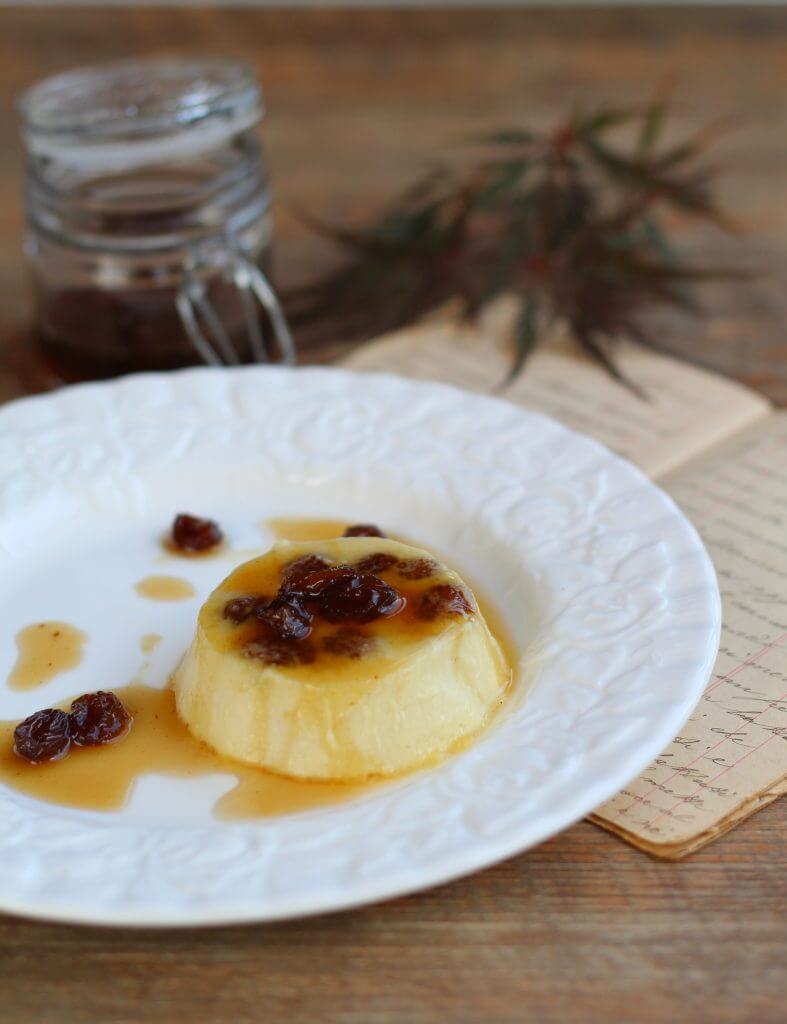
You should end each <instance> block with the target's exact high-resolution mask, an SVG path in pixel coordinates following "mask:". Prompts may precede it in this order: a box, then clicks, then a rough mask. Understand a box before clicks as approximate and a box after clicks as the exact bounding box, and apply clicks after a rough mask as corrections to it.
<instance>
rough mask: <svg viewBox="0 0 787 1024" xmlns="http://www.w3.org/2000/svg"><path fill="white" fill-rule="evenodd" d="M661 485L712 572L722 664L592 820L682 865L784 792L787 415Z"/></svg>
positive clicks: (786, 744)
mask: <svg viewBox="0 0 787 1024" xmlns="http://www.w3.org/2000/svg"><path fill="white" fill-rule="evenodd" d="M660 483H661V484H662V486H663V487H664V488H665V489H666V490H668V491H669V492H670V493H671V494H672V496H673V497H674V498H675V499H676V501H677V502H678V504H679V505H680V506H681V508H683V510H684V511H685V512H686V514H687V515H688V516H689V518H690V519H691V520H692V522H693V523H694V524H695V526H696V527H697V528H698V529H699V531H700V533H701V534H702V536H703V539H704V541H705V543H706V545H707V547H708V550H709V552H710V554H711V557H712V558H713V562H714V564H715V566H716V571H717V573H718V576H719V586H720V588H721V593H722V605H723V613H722V619H723V622H724V626H723V630H722V637H721V646H720V650H719V657H718V659H717V661H716V665H715V668H714V671H713V675H712V677H711V679H710V682H709V683H708V688H707V690H706V691H705V696H704V697H703V699H702V700H701V701H700V703H699V705H698V706H697V709H696V711H695V712H694V714H693V715H692V717H691V719H690V720H689V722H687V724H686V726H685V727H684V729H683V730H682V731H681V734H680V736H678V737H677V739H676V740H675V741H674V742H673V743H672V744H670V746H669V747H668V748H667V750H665V751H664V753H663V754H662V755H661V757H659V758H658V759H657V760H656V762H655V763H654V764H652V765H651V766H650V768H648V769H647V771H645V772H644V773H643V774H642V775H641V776H640V777H639V778H638V779H636V780H635V781H634V782H633V783H632V784H631V785H630V786H628V787H626V789H625V790H624V791H623V792H622V793H620V794H618V796H616V797H615V798H614V800H611V801H610V802H609V803H608V804H606V805H605V806H604V807H602V808H600V809H599V811H598V812H597V813H596V814H595V815H593V820H594V821H596V822H597V823H598V824H600V825H603V826H604V827H605V828H609V829H611V830H613V831H615V832H618V833H619V834H621V835H623V836H624V837H625V838H627V839H630V840H631V841H632V842H635V843H636V844H637V845H639V846H642V847H644V848H645V849H648V850H649V851H650V852H651V853H655V854H657V855H658V856H662V857H681V856H683V855H684V854H686V853H689V852H691V851H692V850H694V849H697V848H698V847H699V846H702V845H703V844H704V843H706V842H709V841H710V840H711V839H713V838H715V836H717V835H720V834H721V833H722V832H725V831H726V830H727V829H729V828H731V827H732V826H733V825H734V824H735V823H736V822H737V821H739V820H741V819H742V818H744V817H746V816H747V815H748V814H751V813H752V812H753V811H755V810H756V809H757V808H758V807H761V806H762V805H763V804H765V803H768V802H769V801H770V800H772V799H774V798H775V797H776V796H778V795H779V794H780V793H782V792H784V791H785V789H787V413H782V414H777V415H773V416H770V417H768V419H766V420H763V421H762V422H761V423H758V424H757V425H755V426H754V427H752V428H750V429H749V430H747V431H745V432H744V433H742V434H739V435H738V436H736V437H735V438H733V439H732V440H730V441H727V442H726V443H725V444H722V445H720V446H719V447H717V448H715V449H713V451H711V452H710V453H708V454H706V455H704V456H701V457H699V458H697V459H695V460H693V462H692V463H691V464H690V465H688V466H686V467H684V468H682V469H679V470H677V471H675V472H673V473H670V474H668V475H667V476H666V477H664V478H663V479H662V480H661V481H660Z"/></svg>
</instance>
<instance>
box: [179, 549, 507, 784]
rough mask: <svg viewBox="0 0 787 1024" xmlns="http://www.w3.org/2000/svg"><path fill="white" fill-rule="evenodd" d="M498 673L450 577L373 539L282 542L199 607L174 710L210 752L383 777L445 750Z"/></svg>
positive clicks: (503, 674)
mask: <svg viewBox="0 0 787 1024" xmlns="http://www.w3.org/2000/svg"><path fill="white" fill-rule="evenodd" d="M510 674H511V673H510V668H509V666H508V664H507V663H506V660H505V657H504V655H503V652H502V650H501V647H500V645H499V644H498V642H497V640H496V639H495V638H494V636H493V635H492V634H491V632H490V630H489V627H488V626H487V624H486V622H485V621H484V618H483V616H482V615H481V613H480V611H479V610H478V607H477V604H476V601H475V599H474V597H473V595H472V594H471V592H470V589H469V587H467V585H466V584H465V583H464V582H463V581H462V580H461V579H460V577H459V576H458V575H457V574H456V573H454V572H451V571H450V570H448V569H447V568H446V567H445V566H444V565H442V564H441V563H439V562H438V561H437V560H435V559H433V558H432V557H431V556H430V555H429V554H428V553H427V552H425V551H422V550H420V549H419V548H413V547H409V546H407V545H404V544H400V543H398V542H395V541H392V540H384V539H381V538H379V537H351V538H342V539H340V540H327V541H320V542H307V543H287V542H284V543H280V544H277V545H276V546H275V547H274V548H273V549H272V550H271V551H270V552H268V553H267V554H266V555H263V556H262V557H261V558H255V559H254V560H252V561H250V562H246V563H245V564H243V565H241V566H239V567H238V568H237V569H235V571H234V572H232V573H231V574H230V576H228V577H227V579H225V580H224V582H223V583H221V584H220V585H219V586H218V587H217V588H216V590H214V591H213V593H212V594H211V595H210V597H209V598H208V600H207V601H206V602H205V604H204V605H203V606H202V608H201V610H200V613H199V618H198V621H197V630H196V635H195V637H194V641H193V643H192V645H191V647H190V648H189V650H188V652H187V653H186V655H185V657H184V659H183V661H182V662H181V664H180V666H179V667H178V669H177V671H176V673H175V678H174V688H175V695H176V701H177V709H178V713H179V714H180V716H181V718H182V719H183V721H184V722H185V723H186V725H187V726H188V727H189V729H190V730H191V732H192V733H193V734H194V735H195V736H196V737H197V738H198V739H201V740H204V741H205V742H206V743H208V744H209V745H210V746H211V747H213V748H214V749H215V750H217V751H218V752H219V753H221V754H224V755H226V756H228V757H231V758H234V759H236V760H238V761H243V762H246V763H248V764H255V765H259V766H260V767H262V768H266V769H268V770H270V771H273V772H278V773H280V774H283V775H290V776H294V777H297V778H304V779H331V780H359V779H363V778H367V777H370V776H376V775H383V776H384V775H393V774H396V773H397V772H403V771H406V770H407V769H411V768H415V767H417V766H419V765H422V764H424V763H426V762H429V761H431V760H434V759H436V758H439V757H440V756H442V755H444V754H446V753H448V752H449V751H450V750H451V748H452V747H453V746H454V745H456V744H457V743H458V742H459V741H461V740H462V739H464V738H467V737H470V736H472V735H473V734H474V733H476V732H477V731H478V730H479V729H481V728H482V727H483V725H484V723H485V722H486V720H487V718H488V717H489V715H490V714H491V712H492V711H493V710H494V709H495V708H496V707H498V706H499V704H500V703H501V701H502V699H503V696H504V693H505V690H506V688H507V686H508V683H509V679H510Z"/></svg>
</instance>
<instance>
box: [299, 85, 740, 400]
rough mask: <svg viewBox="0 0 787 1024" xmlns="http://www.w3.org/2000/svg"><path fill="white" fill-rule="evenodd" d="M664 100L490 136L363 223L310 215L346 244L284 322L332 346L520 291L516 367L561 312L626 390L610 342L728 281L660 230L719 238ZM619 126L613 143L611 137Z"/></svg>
mask: <svg viewBox="0 0 787 1024" xmlns="http://www.w3.org/2000/svg"><path fill="white" fill-rule="evenodd" d="M667 113H668V110H667V104H666V100H664V99H656V100H654V101H653V102H651V103H648V104H646V105H644V106H640V107H631V108H620V109H618V108H612V107H601V108H599V109H596V110H593V111H589V112H577V113H574V114H572V115H571V116H570V117H569V118H568V119H567V120H566V121H565V122H564V123H562V124H561V125H560V126H559V127H558V128H557V130H555V131H552V132H545V133H544V132H534V131H528V130H519V129H507V130H502V131H496V132H494V133H491V134H488V135H485V136H483V137H482V138H481V139H480V140H478V142H479V143H480V144H481V145H482V146H483V147H484V149H485V155H484V156H483V157H482V159H480V160H479V161H478V162H477V163H476V164H475V165H474V166H473V167H472V168H471V169H470V170H469V171H451V170H448V169H438V170H437V171H432V172H430V173H429V174H427V175H425V176H424V177H423V178H422V179H420V180H419V181H417V182H416V183H415V185H413V186H412V187H411V188H409V189H408V190H407V191H406V192H405V193H404V194H402V195H401V196H399V197H398V198H397V199H396V200H395V201H394V202H393V203H391V205H390V206H389V207H388V208H387V209H385V210H384V211H383V213H382V215H381V216H380V217H379V219H378V220H376V221H375V222H374V223H372V224H371V225H369V226H368V227H365V228H344V227H336V226H329V225H325V224H323V223H321V222H319V221H315V220H310V223H311V225H312V227H313V228H314V229H315V230H317V231H319V232H320V233H322V234H323V235H325V236H326V237H328V238H329V239H332V240H333V241H334V242H336V243H337V244H338V245H340V246H341V247H343V248H344V249H345V251H346V256H347V258H346V261H345V262H344V264H343V265H342V266H340V267H339V269H338V270H336V271H334V272H332V273H329V274H328V275H326V276H324V277H322V278H321V279H319V280H316V281H314V282H312V283H310V284H307V285H306V286H303V287H301V288H299V289H297V290H296V291H293V292H291V293H290V295H289V296H288V310H289V315H290V318H291V320H292V322H293V324H294V325H295V327H296V328H297V327H298V326H299V325H309V324H314V323H316V322H320V324H321V326H322V329H323V330H324V331H329V332H331V333H332V334H333V335H334V337H343V338H346V339H347V340H356V339H360V338H363V339H366V338H370V337H372V336H374V335H375V334H379V333H381V332H384V331H387V330H391V329H394V328H396V327H399V326H401V325H403V324H407V323H409V322H411V321H413V320H415V319H417V318H419V317H421V316H423V315H424V314H426V313H427V312H429V311H430V310H431V309H433V308H434V307H436V306H438V305H440V304H442V303H444V302H445V301H447V300H449V299H454V298H457V297H458V298H460V299H461V301H462V308H463V311H464V313H465V314H466V315H469V316H473V315H475V314H476V313H477V312H478V311H479V309H481V308H482V307H483V306H484V305H485V304H486V303H487V302H489V301H490V300H491V299H492V298H494V297H495V296H496V295H497V294H499V293H501V292H515V293H517V294H519V295H520V296H521V299H522V306H521V312H520V315H519V319H518V322H517V325H516V331H515V337H516V346H517V348H516V355H515V358H514V361H513V364H512V367H511V371H510V374H509V378H508V380H511V379H513V378H514V377H515V376H516V375H517V374H518V373H519V372H520V370H521V369H522V367H523V366H524V364H525V362H526V360H527V357H528V356H529V354H530V353H531V352H532V351H533V349H534V348H535V346H536V344H537V343H538V341H539V339H540V337H541V335H542V333H543V329H544V326H545V325H546V324H548V323H549V322H551V321H553V320H555V319H562V320H563V321H565V322H566V323H567V325H568V327H569V330H570V332H571V334H572V335H573V337H574V338H575V339H576V341H577V343H578V344H579V345H580V346H581V347H582V349H584V351H586V352H587V353H589V354H590V355H591V356H592V357H593V358H594V359H596V360H597V361H598V362H599V363H600V364H601V365H602V366H603V367H604V368H605V369H606V370H607V372H609V373H610V374H611V375H612V376H614V377H615V378H616V379H617V380H619V381H620V382H621V383H623V384H625V385H626V386H628V387H629V388H631V389H632V390H634V391H637V392H639V389H638V388H637V386H636V383H635V382H632V381H628V380H627V379H626V378H624V376H623V375H622V373H621V371H620V370H619V368H618V366H617V364H616V362H615V358H614V343H615V341H616V340H618V339H620V338H630V339H634V340H636V341H638V342H640V343H642V344H651V338H650V336H649V334H648V328H647V323H646V316H645V314H647V313H649V312H650V311H652V310H653V309H654V308H658V307H660V306H664V305H671V306H675V307H678V308H680V309H682V310H687V311H690V312H697V310H698V307H697V306H696V303H695V301H694V297H693V285H695V284H696V283H698V282H701V281H705V280H710V279H719V278H722V277H729V276H739V275H738V274H737V272H736V271H735V270H731V269H729V268H725V267H697V266H693V265H691V264H690V263H688V262H687V261H686V260H685V259H684V258H682V257H681V256H680V255H679V254H678V253H677V252H676V250H675V249H674V247H673V245H672V244H671V242H670V239H669V236H668V234H667V232H666V230H665V227H664V224H663V213H664V211H665V210H666V209H668V208H672V209H675V210H678V211H680V212H681V213H682V214H684V215H689V216H692V217H694V218H697V219H701V220H705V221H711V222H713V223H714V224H716V225H717V226H719V227H721V228H723V229H726V230H731V229H732V227H733V226H732V224H731V222H730V221H729V219H728V218H727V217H726V215H725V214H724V213H723V212H722V211H721V210H720V209H719V208H718V207H717V205H716V203H715V201H714V198H713V193H712V188H711V185H712V180H713V173H714V172H713V170H712V169H711V168H710V167H709V166H707V165H706V164H705V163H704V161H703V159H702V158H703V154H704V150H705V148H706V146H707V144H708V142H709V138H710V137H709V135H706V134H703V135H698V136H696V137H695V138H692V139H689V140H688V141H686V142H683V143H681V144H679V145H672V146H664V145H660V140H661V138H662V133H663V127H664V122H665V119H666V117H667ZM621 129H624V130H625V129H628V132H627V133H626V134H627V141H626V142H625V143H620V142H618V141H616V138H615V134H616V132H618V131H620V130H621Z"/></svg>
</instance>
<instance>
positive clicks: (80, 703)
mask: <svg viewBox="0 0 787 1024" xmlns="http://www.w3.org/2000/svg"><path fill="white" fill-rule="evenodd" d="M68 717H69V719H70V721H71V738H72V739H73V741H74V743H76V744H77V746H79V747H94V746H97V745H98V744H100V743H112V742H113V741H114V740H117V739H119V738H120V737H121V736H122V735H123V734H124V733H125V732H127V731H128V728H129V726H130V725H131V715H129V713H128V711H126V709H125V707H124V706H123V704H122V702H121V701H120V700H119V699H118V698H117V697H116V696H115V694H114V693H107V692H106V691H104V690H98V691H97V692H96V693H83V694H82V696H81V697H77V699H76V700H75V701H73V702H72V704H71V714H70V715H69V716H68Z"/></svg>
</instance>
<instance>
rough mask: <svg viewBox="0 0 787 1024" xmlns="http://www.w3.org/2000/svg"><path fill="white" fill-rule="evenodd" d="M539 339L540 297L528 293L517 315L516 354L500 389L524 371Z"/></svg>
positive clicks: (515, 331)
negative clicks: (523, 368)
mask: <svg viewBox="0 0 787 1024" xmlns="http://www.w3.org/2000/svg"><path fill="white" fill-rule="evenodd" d="M537 341H538V299H537V298H536V297H535V295H528V297H527V298H526V299H525V302H524V305H523V306H522V309H521V310H520V312H519V316H518V317H517V322H516V326H515V328H514V345H515V354H514V360H513V362H512V364H511V367H510V369H509V371H508V374H507V375H506V378H505V380H504V381H503V382H502V384H500V386H499V387H498V391H504V390H505V389H506V388H507V387H508V386H509V385H510V384H512V383H513V382H514V381H515V380H516V378H517V377H518V376H519V374H520V373H521V371H522V367H523V366H524V365H525V363H526V362H527V360H528V357H529V356H530V354H531V353H532V351H533V349H534V348H535V347H536V342H537Z"/></svg>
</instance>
